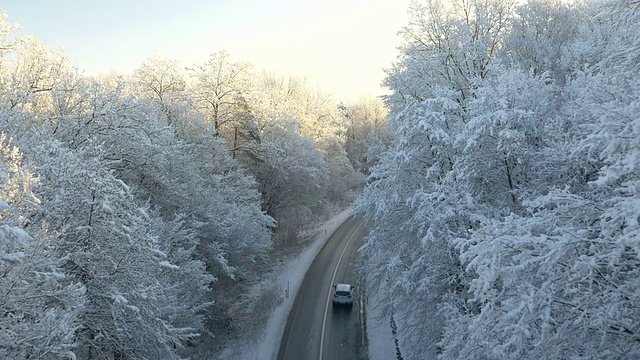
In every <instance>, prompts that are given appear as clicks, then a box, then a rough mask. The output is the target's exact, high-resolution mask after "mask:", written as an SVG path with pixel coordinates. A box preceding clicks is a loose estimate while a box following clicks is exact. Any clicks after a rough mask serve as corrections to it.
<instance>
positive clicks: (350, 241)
mask: <svg viewBox="0 0 640 360" xmlns="http://www.w3.org/2000/svg"><path fill="white" fill-rule="evenodd" d="M365 234H366V229H365V226H364V223H363V221H362V220H360V219H353V218H350V219H348V220H347V221H345V222H344V223H343V224H342V225H341V226H340V227H339V228H338V229H337V230H336V231H335V232H334V233H333V235H331V237H330V238H329V239H328V240H327V243H326V244H325V245H324V247H323V248H322V249H321V250H320V251H319V252H318V255H317V256H316V258H315V259H314V261H313V262H312V263H311V266H310V267H309V270H308V271H307V273H306V275H305V277H304V280H303V281H302V284H301V285H300V289H299V290H298V294H297V295H296V297H295V300H294V303H293V307H292V309H291V313H290V314H289V319H288V320H287V325H286V327H285V330H284V335H283V337H282V342H281V344H280V351H279V353H278V359H280V360H307V359H309V360H333V359H340V360H350V359H353V360H362V359H363V355H362V354H361V353H362V349H363V342H364V340H365V336H366V334H365V331H364V316H363V314H364V308H363V306H362V303H363V302H362V298H363V297H362V296H361V294H362V291H363V290H364V289H362V288H361V281H360V280H359V279H358V278H357V276H356V274H355V266H356V264H357V260H358V253H357V250H358V248H359V247H360V246H361V245H362V244H363V241H364V236H365ZM337 283H348V284H352V285H355V286H356V289H355V299H354V305H353V308H351V309H349V308H348V307H335V308H334V307H333V305H332V303H331V290H332V289H333V285H334V284H337Z"/></svg>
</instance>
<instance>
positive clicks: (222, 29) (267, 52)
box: [0, 0, 410, 100]
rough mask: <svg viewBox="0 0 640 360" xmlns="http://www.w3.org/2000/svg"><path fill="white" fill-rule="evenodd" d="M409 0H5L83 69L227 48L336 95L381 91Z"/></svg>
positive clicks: (17, 19) (12, 13)
mask: <svg viewBox="0 0 640 360" xmlns="http://www.w3.org/2000/svg"><path fill="white" fill-rule="evenodd" d="M409 3H410V0H315V1H312V0H297V1H296V0H264V1H262V0H224V1H223V0H208V1H207V0H109V1H107V0H92V1H90V0H3V1H1V2H0V11H5V12H7V13H8V14H9V19H8V21H9V22H13V23H18V24H20V25H21V26H22V29H21V30H20V31H19V32H18V33H19V34H21V35H26V34H28V35H33V36H35V37H37V38H39V39H40V40H41V41H43V42H44V43H45V44H46V45H48V46H50V47H52V48H57V47H64V48H65V49H66V51H67V53H68V54H69V56H70V57H71V59H72V61H73V62H74V63H75V64H76V65H77V66H78V67H79V68H80V69H82V70H85V71H86V72H87V73H89V74H94V73H99V72H104V71H108V70H110V69H115V70H117V71H120V72H130V71H131V70H133V69H135V68H137V67H138V66H140V64H142V62H143V61H144V60H145V59H148V58H150V57H152V56H156V55H157V56H166V57H169V58H171V59H174V60H178V61H180V62H181V63H182V64H184V65H185V66H188V65H192V64H201V63H204V62H206V61H207V59H208V58H209V55H210V54H211V53H214V52H217V51H220V50H224V49H226V50H228V51H229V53H230V54H231V57H232V60H239V61H240V60H241V61H248V62H250V63H252V64H253V65H254V66H255V67H256V68H257V69H268V70H275V71H277V72H278V73H281V74H283V75H286V74H288V73H291V74H296V75H304V76H306V77H307V78H308V79H309V80H310V81H311V82H312V83H316V84H318V85H319V86H320V87H321V88H322V89H323V90H325V91H327V92H330V93H332V94H334V95H335V97H336V99H339V100H347V99H354V100H355V99H357V98H358V97H360V96H361V95H366V94H373V95H378V94H380V93H382V92H383V91H384V90H383V89H381V87H380V82H381V81H382V79H383V78H384V71H383V68H388V67H390V65H391V63H392V62H393V61H394V60H395V58H396V55H397V49H396V47H397V46H398V45H399V44H400V40H399V38H398V36H397V32H398V31H399V30H400V28H401V27H402V26H404V25H406V23H407V20H408V17H407V8H408V6H409Z"/></svg>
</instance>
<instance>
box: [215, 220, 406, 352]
mask: <svg viewBox="0 0 640 360" xmlns="http://www.w3.org/2000/svg"><path fill="white" fill-rule="evenodd" d="M350 211H351V210H350V209H347V210H345V211H343V212H341V213H340V214H337V215H336V216H334V217H332V218H331V219H329V220H328V221H327V222H325V223H324V225H322V226H320V227H318V228H317V229H316V230H315V231H313V232H312V235H311V236H312V237H313V239H312V240H311V241H310V242H309V246H308V247H307V248H306V249H304V250H303V251H302V253H300V255H299V256H296V257H294V258H292V259H288V261H285V262H283V263H282V264H281V265H280V266H279V267H278V268H277V269H276V270H275V271H273V272H272V273H271V276H267V277H266V278H265V279H263V280H262V281H261V282H260V283H258V284H256V285H255V286H254V287H253V289H254V293H255V294H256V296H255V298H256V301H264V299H261V298H259V295H258V294H261V293H264V292H265V289H275V290H277V297H278V299H277V300H276V301H274V305H273V306H272V307H269V306H268V305H267V309H265V311H271V314H270V316H269V318H268V320H267V321H266V325H265V326H263V329H256V331H255V334H247V337H246V338H245V339H243V340H241V341H239V342H238V343H237V344H231V345H230V346H229V347H228V348H227V350H226V351H225V352H224V353H223V354H222V357H221V360H270V359H276V358H277V357H278V350H279V348H280V341H281V339H282V334H283V333H284V328H285V326H286V324H287V318H288V317H289V312H290V310H291V307H292V306H293V301H294V299H295V296H296V293H297V291H298V288H299V287H300V284H301V283H302V280H303V278H304V275H305V274H306V272H307V269H308V268H309V266H310V265H311V262H312V261H313V259H314V258H315V257H316V254H317V253H318V251H320V248H322V246H323V245H324V244H325V243H326V241H327V240H328V239H329V237H330V236H331V235H332V234H333V233H334V232H335V231H336V230H337V229H338V227H339V226H340V225H342V223H343V222H344V221H345V220H347V219H348V218H349V216H350ZM287 288H288V289H289V296H288V297H287V296H286V292H287V291H286V289H287ZM377 299H378V298H377V296H375V294H373V296H372V295H371V294H370V295H369V296H368V299H367V320H366V321H367V336H368V337H369V350H368V351H369V354H371V356H370V359H371V360H390V359H394V356H395V347H394V343H393V338H392V335H391V328H390V325H389V322H388V320H387V321H386V322H385V321H383V320H380V319H379V317H380V316H379V311H377V310H376V309H377V306H376V301H377ZM389 354H391V355H389Z"/></svg>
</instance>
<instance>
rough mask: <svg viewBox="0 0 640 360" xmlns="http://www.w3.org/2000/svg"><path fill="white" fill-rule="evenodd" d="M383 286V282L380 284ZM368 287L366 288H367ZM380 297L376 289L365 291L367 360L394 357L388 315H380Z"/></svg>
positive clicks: (388, 359)
mask: <svg viewBox="0 0 640 360" xmlns="http://www.w3.org/2000/svg"><path fill="white" fill-rule="evenodd" d="M382 286H384V284H383V285H382ZM369 289H370V288H367V290H369ZM379 302H380V297H379V294H378V292H376V291H367V306H366V309H367V320H366V321H367V339H368V348H367V351H368V352H369V360H393V359H396V358H397V357H396V348H395V343H394V337H393V334H392V333H391V323H390V319H389V317H386V316H385V317H381V313H382V310H381V309H380V306H378V304H379Z"/></svg>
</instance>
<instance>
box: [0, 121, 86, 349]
mask: <svg viewBox="0 0 640 360" xmlns="http://www.w3.org/2000/svg"><path fill="white" fill-rule="evenodd" d="M38 182H39V180H38V178H37V177H35V169H34V167H33V166H32V165H31V164H30V162H28V161H26V160H25V159H24V157H23V155H22V153H21V152H20V150H19V149H18V148H17V147H16V146H15V145H13V144H12V141H11V139H10V138H8V137H7V136H6V135H5V134H4V133H2V135H0V294H2V296H0V314H1V315H2V316H1V319H2V320H1V321H0V329H2V331H0V358H3V359H27V358H38V359H55V358H63V357H72V356H73V350H74V347H75V346H74V345H75V334H76V331H77V330H78V329H79V328H80V325H81V322H80V321H79V317H80V316H81V313H82V312H83V311H84V294H85V287H83V286H82V285H81V284H80V283H79V282H75V281H69V279H68V276H67V275H65V273H64V271H63V269H61V265H63V262H62V261H60V259H59V258H57V257H56V256H55V244H56V240H57V239H56V236H55V234H51V233H49V231H48V229H49V226H48V225H47V224H46V223H44V222H39V221H37V220H36V219H34V213H37V211H38V210H39V206H40V200H39V199H38V198H37V197H36V196H35V195H34V193H33V190H34V188H35V187H36V186H37V185H38Z"/></svg>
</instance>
